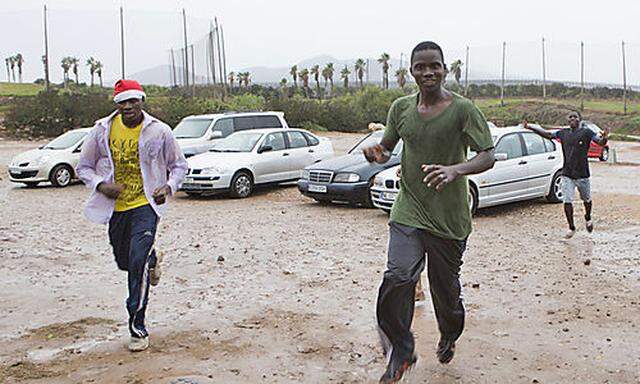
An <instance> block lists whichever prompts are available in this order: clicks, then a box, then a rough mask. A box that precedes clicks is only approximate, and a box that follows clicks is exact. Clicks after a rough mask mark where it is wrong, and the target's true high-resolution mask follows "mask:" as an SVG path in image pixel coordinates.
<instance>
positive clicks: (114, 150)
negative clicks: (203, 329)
mask: <svg viewBox="0 0 640 384" xmlns="http://www.w3.org/2000/svg"><path fill="white" fill-rule="evenodd" d="M113 100H114V102H115V103H116V105H117V110H116V111H115V112H113V113H112V114H111V115H109V116H108V117H106V118H104V119H101V120H98V121H97V122H96V124H95V126H94V127H93V129H92V130H91V132H90V133H89V135H88V136H87V138H86V140H85V141H84V144H83V145H82V153H81V154H80V161H79V163H78V167H77V173H78V176H79V177H80V179H81V180H82V181H83V182H84V184H85V185H86V186H87V187H88V188H89V189H91V190H92V193H91V197H90V198H89V201H88V202H87V205H86V208H85V215H86V217H87V218H88V219H89V220H91V221H94V222H97V223H101V224H107V223H108V224H109V242H110V243H111V246H112V248H113V253H114V256H115V260H116V264H117V265H118V268H119V269H121V270H123V271H127V272H128V285H129V297H128V298H127V301H126V306H127V311H128V312H129V332H130V334H131V338H130V340H129V350H130V351H132V352H137V351H143V350H145V349H147V348H148V347H149V333H148V332H147V329H146V328H145V325H144V320H145V311H146V309H147V300H148V297H149V284H150V283H151V284H152V285H156V284H157V283H158V280H159V278H160V260H159V258H158V257H156V251H155V249H154V240H155V236H156V229H157V227H158V220H159V219H160V217H161V216H162V214H163V213H164V211H165V209H166V207H167V204H166V200H167V197H168V196H169V195H172V194H174V193H175V192H176V191H177V190H178V188H179V187H180V183H181V182H182V179H183V178H184V175H185V174H186V172H187V162H186V160H185V158H184V156H183V155H182V152H181V150H180V148H179V147H178V143H177V142H176V140H175V139H174V137H173V133H172V132H171V128H169V126H168V125H166V124H165V123H163V122H161V121H160V120H158V119H156V118H155V117H153V116H150V115H148V114H147V113H146V112H144V111H143V110H142V104H143V102H144V100H145V93H144V91H143V89H142V87H141V86H140V84H138V82H136V81H134V80H120V81H118V82H117V83H116V85H115V91H114V95H113ZM167 172H168V173H169V175H168V177H167Z"/></svg>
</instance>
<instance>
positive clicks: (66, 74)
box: [60, 56, 71, 87]
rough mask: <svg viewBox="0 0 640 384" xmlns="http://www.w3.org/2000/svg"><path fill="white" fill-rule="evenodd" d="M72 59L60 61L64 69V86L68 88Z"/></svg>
mask: <svg viewBox="0 0 640 384" xmlns="http://www.w3.org/2000/svg"><path fill="white" fill-rule="evenodd" d="M69 59H70V57H68V56H67V57H63V58H62V60H61V61H60V66H61V67H62V75H63V76H62V79H63V81H64V86H65V87H66V86H67V82H68V81H69V69H71V62H70V61H69Z"/></svg>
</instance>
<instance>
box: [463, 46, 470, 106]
mask: <svg viewBox="0 0 640 384" xmlns="http://www.w3.org/2000/svg"><path fill="white" fill-rule="evenodd" d="M464 64H465V65H464V95H465V96H467V95H468V94H469V46H468V45H467V57H466V59H465V62H464Z"/></svg>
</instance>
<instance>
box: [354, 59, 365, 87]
mask: <svg viewBox="0 0 640 384" xmlns="http://www.w3.org/2000/svg"><path fill="white" fill-rule="evenodd" d="M366 67H367V63H366V62H365V61H364V59H358V60H356V64H355V67H354V68H355V71H356V75H357V76H358V80H359V81H360V88H362V87H364V85H363V83H362V78H363V77H364V72H365V70H366Z"/></svg>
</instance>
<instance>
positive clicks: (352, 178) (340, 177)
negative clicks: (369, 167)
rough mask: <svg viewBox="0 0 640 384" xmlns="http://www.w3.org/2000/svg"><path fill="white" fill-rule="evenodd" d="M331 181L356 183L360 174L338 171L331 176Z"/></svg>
mask: <svg viewBox="0 0 640 384" xmlns="http://www.w3.org/2000/svg"><path fill="white" fill-rule="evenodd" d="M333 181H334V182H335V183H357V182H358V181H360V175H358V174H357V173H349V172H345V173H338V174H337V175H336V176H335V177H334V178H333Z"/></svg>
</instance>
